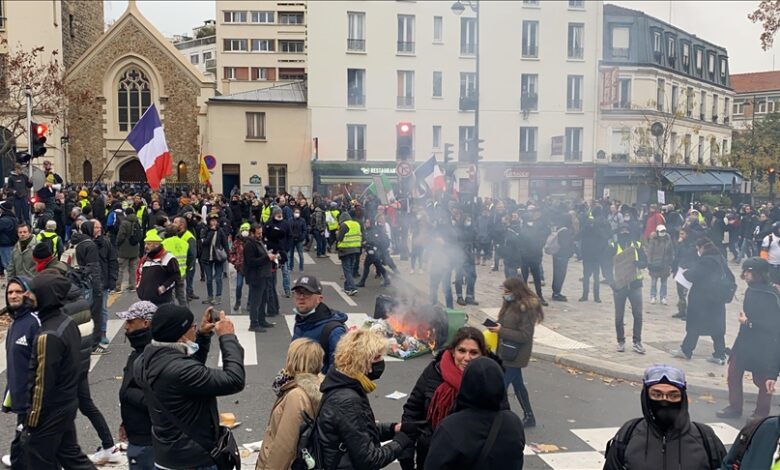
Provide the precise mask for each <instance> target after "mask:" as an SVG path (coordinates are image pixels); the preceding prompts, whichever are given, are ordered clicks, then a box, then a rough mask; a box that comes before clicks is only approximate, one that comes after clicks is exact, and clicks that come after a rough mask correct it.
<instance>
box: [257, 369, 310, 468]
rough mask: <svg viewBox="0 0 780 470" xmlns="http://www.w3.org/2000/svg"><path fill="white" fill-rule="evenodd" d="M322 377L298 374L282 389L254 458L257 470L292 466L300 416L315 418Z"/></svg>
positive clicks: (301, 418)
mask: <svg viewBox="0 0 780 470" xmlns="http://www.w3.org/2000/svg"><path fill="white" fill-rule="evenodd" d="M321 383H322V376H317V375H314V374H298V375H296V376H295V378H294V379H293V380H291V381H290V382H288V383H287V384H285V385H284V386H283V387H282V390H281V395H280V396H279V397H278V398H277V399H276V402H275V403H274V407H273V408H272V409H271V417H270V419H269V420H268V426H267V427H266V428H265V434H264V435H263V446H262V448H261V449H260V455H259V457H258V458H257V465H256V467H255V468H256V469H257V470H286V469H289V468H290V465H292V462H293V459H294V458H295V450H296V448H297V446H298V433H299V431H300V429H301V423H303V416H302V414H301V413H306V415H307V416H308V417H309V418H311V419H314V418H315V417H316V416H315V415H316V413H317V409H318V408H319V406H320V399H321V398H322V393H321V392H320V385H321Z"/></svg>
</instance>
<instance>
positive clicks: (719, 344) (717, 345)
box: [680, 333, 726, 359]
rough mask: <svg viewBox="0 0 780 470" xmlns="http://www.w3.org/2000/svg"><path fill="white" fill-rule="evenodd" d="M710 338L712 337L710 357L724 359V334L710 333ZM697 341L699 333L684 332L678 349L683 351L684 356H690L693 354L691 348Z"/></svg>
mask: <svg viewBox="0 0 780 470" xmlns="http://www.w3.org/2000/svg"><path fill="white" fill-rule="evenodd" d="M710 338H712V346H713V349H714V351H713V352H712V357H717V358H718V359H725V358H726V338H725V337H724V335H710ZM698 342H699V335H697V334H694V333H686V334H685V338H683V342H682V344H681V345H680V349H681V350H682V352H684V353H685V355H686V356H688V357H691V356H692V355H693V350H694V349H696V343H698Z"/></svg>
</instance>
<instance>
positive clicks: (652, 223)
mask: <svg viewBox="0 0 780 470" xmlns="http://www.w3.org/2000/svg"><path fill="white" fill-rule="evenodd" d="M659 225H666V219H664V216H663V215H662V214H661V213H660V212H658V206H657V205H656V204H650V214H649V215H648V216H647V223H646V224H645V233H644V235H643V236H642V240H644V241H647V240H648V239H649V238H650V235H652V234H653V233H655V228H656V227H658V226H659Z"/></svg>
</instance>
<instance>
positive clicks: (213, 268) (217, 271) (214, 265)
mask: <svg viewBox="0 0 780 470" xmlns="http://www.w3.org/2000/svg"><path fill="white" fill-rule="evenodd" d="M203 264H204V267H205V268H206V291H207V292H208V295H209V297H214V283H215V281H216V284H217V297H222V269H223V266H224V264H223V263H221V262H219V261H206V262H205V263H203Z"/></svg>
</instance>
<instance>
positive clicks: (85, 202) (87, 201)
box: [79, 199, 89, 210]
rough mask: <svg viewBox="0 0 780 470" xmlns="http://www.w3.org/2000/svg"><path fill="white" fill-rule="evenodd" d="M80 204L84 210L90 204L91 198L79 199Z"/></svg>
mask: <svg viewBox="0 0 780 470" xmlns="http://www.w3.org/2000/svg"><path fill="white" fill-rule="evenodd" d="M79 205H80V206H81V210H84V208H85V207H87V206H88V205H89V200H87V199H79Z"/></svg>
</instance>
